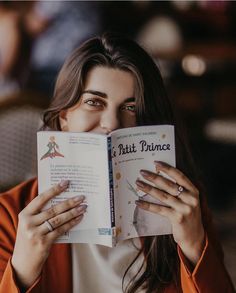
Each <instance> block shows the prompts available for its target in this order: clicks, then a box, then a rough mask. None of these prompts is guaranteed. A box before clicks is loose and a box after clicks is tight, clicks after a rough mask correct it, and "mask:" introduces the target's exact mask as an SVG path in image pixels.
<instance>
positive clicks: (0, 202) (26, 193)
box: [0, 178, 38, 213]
mask: <svg viewBox="0 0 236 293" xmlns="http://www.w3.org/2000/svg"><path fill="white" fill-rule="evenodd" d="M37 195H38V180H37V178H32V179H29V180H27V181H24V182H22V183H20V184H18V185H17V186H15V187H13V188H11V189H9V190H7V191H5V192H3V193H0V208H4V209H5V210H9V211H11V210H14V212H15V213H19V212H20V211H21V210H22V209H24V208H25V206H26V205H27V204H28V203H29V202H30V201H31V200H32V199H34V198H35V197H36V196H37Z"/></svg>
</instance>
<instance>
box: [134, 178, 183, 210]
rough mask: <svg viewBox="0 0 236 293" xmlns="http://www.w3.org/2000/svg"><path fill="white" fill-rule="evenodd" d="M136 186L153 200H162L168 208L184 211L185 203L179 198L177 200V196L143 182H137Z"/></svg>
mask: <svg viewBox="0 0 236 293" xmlns="http://www.w3.org/2000/svg"><path fill="white" fill-rule="evenodd" d="M136 184H137V186H138V188H139V189H140V190H142V191H143V192H145V193H148V194H150V195H151V196H152V197H153V198H156V199H158V200H160V201H161V202H162V203H163V204H165V205H167V206H168V207H170V208H172V209H175V210H176V209H177V210H182V208H183V207H182V205H183V203H182V202H181V201H179V200H178V198H176V197H175V196H173V195H170V194H167V193H166V192H164V191H162V190H160V189H158V188H156V187H153V186H151V185H149V184H147V183H145V182H143V181H141V180H137V181H136Z"/></svg>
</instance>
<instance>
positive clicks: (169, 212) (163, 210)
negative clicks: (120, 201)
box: [135, 200, 174, 220]
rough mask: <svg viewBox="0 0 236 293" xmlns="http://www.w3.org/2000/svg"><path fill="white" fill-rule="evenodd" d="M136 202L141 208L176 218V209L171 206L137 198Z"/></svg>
mask: <svg viewBox="0 0 236 293" xmlns="http://www.w3.org/2000/svg"><path fill="white" fill-rule="evenodd" d="M135 203H136V205H137V206H138V207H139V208H141V209H143V210H145V211H149V212H151V213H155V214H159V215H161V216H164V217H167V218H169V219H170V220H172V219H173V218H174V210H172V209H171V208H169V207H166V206H162V205H158V204H154V203H150V202H147V201H143V200H136V201H135Z"/></svg>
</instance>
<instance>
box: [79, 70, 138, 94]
mask: <svg viewBox="0 0 236 293" xmlns="http://www.w3.org/2000/svg"><path fill="white" fill-rule="evenodd" d="M134 85H135V80H134V77H133V74H132V73H131V72H128V71H125V70H121V69H115V68H109V67H104V66H97V67H94V68H92V69H91V70H90V71H89V72H88V74H87V77H86V80H85V87H84V90H96V91H100V92H104V93H106V94H107V96H108V97H109V96H110V95H114V94H117V95H119V96H122V97H126V98H127V97H132V96H134Z"/></svg>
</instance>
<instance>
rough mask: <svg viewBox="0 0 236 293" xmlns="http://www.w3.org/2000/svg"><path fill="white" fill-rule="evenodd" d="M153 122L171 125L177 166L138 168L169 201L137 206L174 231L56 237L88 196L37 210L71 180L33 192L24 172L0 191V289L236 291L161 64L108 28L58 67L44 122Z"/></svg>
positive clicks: (94, 128) (56, 125) (104, 125)
mask: <svg viewBox="0 0 236 293" xmlns="http://www.w3.org/2000/svg"><path fill="white" fill-rule="evenodd" d="M150 124H174V125H175V128H176V156H177V168H174V167H171V166H168V165H167V164H164V163H162V162H157V163H156V173H151V172H149V171H148V170H144V172H143V171H142V172H141V175H142V176H143V178H145V179H146V180H148V181H149V182H150V184H145V183H144V182H143V181H142V180H137V182H136V183H137V187H138V188H139V189H140V190H142V191H145V192H146V193H149V194H150V195H151V196H153V197H154V198H157V199H159V200H161V201H162V202H163V203H166V204H167V205H168V206H169V207H165V206H158V205H154V204H150V203H149V204H147V203H145V202H138V203H137V205H138V206H139V207H140V208H143V209H146V210H149V211H150V212H153V213H157V214H161V215H163V216H165V217H168V218H169V220H170V221H171V224H172V229H173V235H167V236H158V237H146V238H143V239H141V241H140V240H137V243H136V244H137V245H136V246H133V245H131V243H132V242H131V241H126V242H123V243H121V244H120V245H119V246H117V247H116V248H112V249H110V248H104V247H101V246H100V247H99V246H96V245H88V244H73V245H65V244H61V245H59V244H53V242H54V240H55V239H56V238H57V237H58V236H59V235H62V234H63V233H65V232H67V231H68V230H69V229H70V228H71V227H73V226H74V225H75V224H78V223H79V222H80V221H82V220H83V217H84V216H86V215H84V213H85V211H86V205H84V204H83V201H84V197H76V198H74V199H70V200H67V201H65V202H63V203H60V204H58V205H56V206H54V207H53V208H51V209H48V210H46V211H41V210H42V207H43V206H44V205H45V203H46V202H48V201H49V200H50V199H52V198H53V197H54V196H56V195H58V194H60V193H61V192H62V191H63V190H64V189H66V188H67V186H68V184H69V182H67V181H62V182H61V183H60V184H59V185H57V186H54V187H53V188H52V189H50V190H48V191H45V192H44V193H42V194H41V196H40V197H37V180H36V179H33V180H30V181H28V182H25V183H22V184H21V185H19V186H17V187H15V188H14V189H12V190H11V191H8V192H6V193H4V194H3V195H2V196H1V198H0V209H1V210H0V211H1V230H0V231H1V232H0V243H1V246H0V252H1V259H0V268H1V270H0V271H1V285H0V293H3V292H4V293H5V292H10V293H11V292H19V290H20V291H22V292H25V291H26V292H51V291H54V290H55V291H56V292H82V293H83V292H86V293H87V292H122V286H123V290H126V292H185V293H190V292H204V293H207V292H209V293H210V292H211V293H212V292H214V293H216V292H220V293H221V292H233V287H232V284H231V281H230V279H229V277H228V274H227V272H226V270H225V268H224V265H223V261H222V251H221V248H220V246H219V245H218V243H217V241H216V239H215V237H214V233H213V231H212V226H211V221H210V217H209V213H208V210H207V206H206V201H205V198H204V195H203V192H202V190H201V188H200V185H199V183H198V180H197V178H196V176H195V174H194V168H193V166H192V160H191V157H190V154H189V152H188V149H187V147H186V144H185V141H184V138H183V136H182V131H181V129H180V128H179V125H178V124H177V123H176V121H175V118H174V115H173V111H172V109H171V105H170V102H169V100H168V98H167V96H166V93H165V89H164V86H163V82H162V78H161V75H160V72H159V70H158V68H157V67H156V65H155V63H154V62H153V60H152V59H151V58H150V57H149V56H148V54H147V53H146V52H145V51H144V50H143V49H142V48H140V47H139V46H138V45H137V44H136V43H134V42H133V41H131V40H128V39H125V38H123V37H119V36H116V35H113V34H105V35H103V36H102V37H101V38H94V39H90V40H88V41H87V42H86V43H84V44H83V45H82V46H81V47H80V48H79V49H77V50H76V51H75V52H74V53H73V54H72V56H70V57H69V59H68V60H67V61H66V62H65V64H64V66H63V67H62V69H61V71H60V74H59V76H58V79H57V82H56V87H55V93H54V98H53V101H52V104H51V107H50V108H49V109H48V110H47V111H46V113H45V115H44V128H48V127H49V128H50V129H54V130H62V131H75V132H81V131H87V132H97V133H103V134H108V133H109V132H111V131H112V130H114V129H117V128H121V127H132V126H135V125H150ZM95 163H96V162H95ZM180 170H181V171H180ZM159 171H164V172H165V173H167V174H168V175H169V176H170V177H171V178H172V179H174V180H175V181H176V183H173V181H170V180H167V179H164V178H163V177H161V176H159V175H158V173H159ZM151 186H153V187H151ZM179 186H182V187H183V188H179ZM173 195H177V196H173ZM85 196H86V195H85ZM18 213H19V217H18V218H17V215H18ZM131 256H132V258H133V262H132V260H131V259H130V258H131ZM127 260H129V262H130V261H131V262H132V263H131V264H130V266H129V264H128V263H127ZM140 264H141V267H140Z"/></svg>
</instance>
